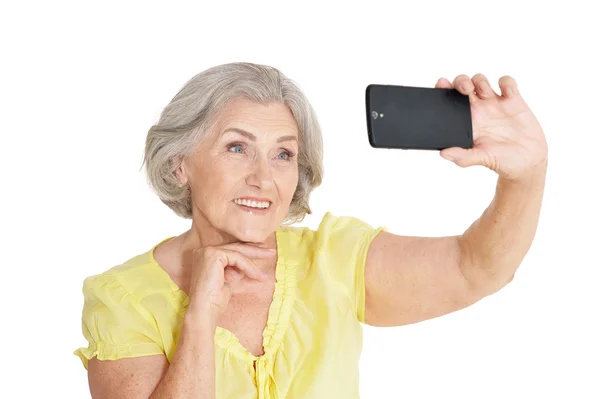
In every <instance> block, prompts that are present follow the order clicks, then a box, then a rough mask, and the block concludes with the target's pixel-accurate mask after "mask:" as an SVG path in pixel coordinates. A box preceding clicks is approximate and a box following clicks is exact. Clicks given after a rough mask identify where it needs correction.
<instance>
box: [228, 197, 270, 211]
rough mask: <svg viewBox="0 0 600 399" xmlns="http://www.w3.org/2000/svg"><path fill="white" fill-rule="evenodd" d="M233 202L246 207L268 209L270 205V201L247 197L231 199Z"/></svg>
mask: <svg viewBox="0 0 600 399" xmlns="http://www.w3.org/2000/svg"><path fill="white" fill-rule="evenodd" d="M233 202H234V203H236V204H238V205H242V206H246V207H248V208H256V209H268V208H269V207H270V206H271V202H270V201H260V200H258V201H257V200H253V199H248V198H238V199H234V200H233Z"/></svg>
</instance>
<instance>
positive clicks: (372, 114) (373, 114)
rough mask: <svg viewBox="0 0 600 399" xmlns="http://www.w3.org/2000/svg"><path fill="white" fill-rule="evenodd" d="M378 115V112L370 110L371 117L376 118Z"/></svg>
mask: <svg viewBox="0 0 600 399" xmlns="http://www.w3.org/2000/svg"><path fill="white" fill-rule="evenodd" d="M378 116H379V113H378V112H377V111H372V112H371V117H372V118H373V119H377V117H378Z"/></svg>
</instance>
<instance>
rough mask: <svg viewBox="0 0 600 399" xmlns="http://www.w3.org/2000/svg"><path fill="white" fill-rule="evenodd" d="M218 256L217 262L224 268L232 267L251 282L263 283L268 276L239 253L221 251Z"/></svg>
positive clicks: (226, 250)
mask: <svg viewBox="0 0 600 399" xmlns="http://www.w3.org/2000/svg"><path fill="white" fill-rule="evenodd" d="M219 254H220V255H221V256H220V257H219V260H220V261H221V262H222V265H223V267H224V268H226V267H229V266H233V267H235V268H237V269H238V270H239V271H241V272H242V273H244V274H245V275H246V276H247V277H249V278H251V279H253V280H258V281H265V280H266V279H267V278H268V276H267V275H266V274H265V273H264V272H263V271H262V270H260V269H259V268H258V267H257V266H256V265H255V264H254V262H252V261H251V260H250V259H248V258H247V257H246V256H244V255H242V254H241V253H240V252H237V251H233V250H228V249H221V250H220V251H219ZM231 277H233V276H231Z"/></svg>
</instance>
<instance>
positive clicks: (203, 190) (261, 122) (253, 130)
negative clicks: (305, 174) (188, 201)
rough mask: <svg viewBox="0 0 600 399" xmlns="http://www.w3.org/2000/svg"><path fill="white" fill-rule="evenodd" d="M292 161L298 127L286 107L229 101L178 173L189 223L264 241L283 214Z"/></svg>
mask: <svg viewBox="0 0 600 399" xmlns="http://www.w3.org/2000/svg"><path fill="white" fill-rule="evenodd" d="M297 159H298V126H297V124H296V120H295V119H294V117H293V115H292V113H291V111H290V110H289V108H287V106H285V105H284V104H281V103H273V104H270V105H261V104H258V103H255V102H252V101H250V100H247V99H244V98H239V99H235V100H232V101H231V102H229V103H228V105H227V106H225V107H224V108H223V109H222V111H221V112H220V113H219V116H218V119H217V121H216V123H215V124H214V127H213V129H212V130H211V132H209V135H208V137H207V138H206V139H205V140H203V141H202V142H201V143H200V144H199V145H198V146H197V148H196V149H195V152H194V154H193V155H192V156H191V157H189V158H187V159H185V160H184V162H183V163H182V166H181V168H180V170H179V172H178V175H179V177H180V180H181V181H184V182H188V183H189V185H190V187H191V195H192V204H193V208H194V209H193V214H194V216H193V217H194V222H195V223H196V224H197V225H200V227H201V226H202V225H204V224H205V223H208V224H209V225H211V226H212V227H213V228H215V229H217V230H220V231H221V232H222V233H226V234H229V235H231V236H233V237H235V238H236V239H238V240H241V241H246V242H260V241H264V240H265V239H266V238H267V237H268V236H269V235H270V234H272V233H273V232H274V231H275V229H277V227H279V225H280V224H281V222H282V221H283V219H284V218H285V216H286V214H287V212H288V209H289V206H290V203H291V201H292V196H293V195H294V191H295V190H296V186H297V184H298V162H297Z"/></svg>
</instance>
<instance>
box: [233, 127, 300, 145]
mask: <svg viewBox="0 0 600 399" xmlns="http://www.w3.org/2000/svg"><path fill="white" fill-rule="evenodd" d="M227 132H233V133H237V134H239V135H241V136H244V137H246V138H247V139H248V140H252V141H256V136H255V135H254V134H252V133H250V132H248V131H246V130H244V129H240V128H237V127H230V128H228V129H225V130H224V131H223V134H225V133H227ZM292 140H295V141H298V138H297V137H296V136H293V135H287V136H281V137H279V138H278V139H277V143H281V142H284V141H292Z"/></svg>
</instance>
